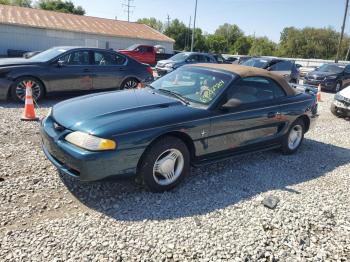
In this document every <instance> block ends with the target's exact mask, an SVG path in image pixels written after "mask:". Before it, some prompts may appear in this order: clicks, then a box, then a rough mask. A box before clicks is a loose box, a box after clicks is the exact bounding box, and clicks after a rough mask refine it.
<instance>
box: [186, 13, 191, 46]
mask: <svg viewBox="0 0 350 262" xmlns="http://www.w3.org/2000/svg"><path fill="white" fill-rule="evenodd" d="M191 20H192V16H190V22H189V23H188V34H186V39H185V50H187V44H188V45H190V41H191Z"/></svg>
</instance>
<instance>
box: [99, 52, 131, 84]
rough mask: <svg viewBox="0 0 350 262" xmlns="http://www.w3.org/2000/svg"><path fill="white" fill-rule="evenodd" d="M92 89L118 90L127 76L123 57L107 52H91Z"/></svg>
mask: <svg viewBox="0 0 350 262" xmlns="http://www.w3.org/2000/svg"><path fill="white" fill-rule="evenodd" d="M92 61H93V66H92V68H93V72H94V74H93V89H97V90H98V89H115V88H119V87H120V85H121V83H122V81H123V80H124V76H125V75H126V74H127V59H126V57H125V56H123V55H121V54H118V53H115V52H108V51H100V50H98V51H97V50H94V51H92Z"/></svg>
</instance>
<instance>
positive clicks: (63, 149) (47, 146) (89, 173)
mask: <svg viewBox="0 0 350 262" xmlns="http://www.w3.org/2000/svg"><path fill="white" fill-rule="evenodd" d="M70 132H71V131H69V130H64V131H62V130H59V131H57V130H56V128H55V126H54V120H53V119H52V117H47V118H45V119H44V120H43V122H42V126H41V138H42V149H43V152H44V154H45V155H46V157H47V158H48V159H49V160H50V161H51V162H52V164H53V165H54V166H56V167H57V168H58V169H59V170H60V171H61V172H62V173H64V174H66V175H69V176H73V177H75V178H78V179H79V180H82V181H96V180H101V179H103V178H106V177H110V176H123V175H135V174H136V171H137V163H138V160H139V158H140V156H141V155H142V152H143V151H142V150H141V149H132V150H118V149H117V150H115V151H104V152H91V151H87V150H84V149H81V148H79V147H76V146H74V145H72V144H70V143H68V142H67V141H65V140H64V137H65V136H66V135H67V134H68V133H70Z"/></svg>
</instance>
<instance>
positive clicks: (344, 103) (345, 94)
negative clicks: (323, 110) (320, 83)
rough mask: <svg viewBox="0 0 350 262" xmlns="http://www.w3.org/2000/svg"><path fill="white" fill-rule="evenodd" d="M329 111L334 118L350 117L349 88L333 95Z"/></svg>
mask: <svg viewBox="0 0 350 262" xmlns="http://www.w3.org/2000/svg"><path fill="white" fill-rule="evenodd" d="M331 111H332V113H333V114H334V115H336V116H345V117H347V116H348V117H350V86H348V87H347V88H344V89H343V90H341V91H340V92H338V93H337V94H336V95H335V97H334V101H333V103H332V105H331Z"/></svg>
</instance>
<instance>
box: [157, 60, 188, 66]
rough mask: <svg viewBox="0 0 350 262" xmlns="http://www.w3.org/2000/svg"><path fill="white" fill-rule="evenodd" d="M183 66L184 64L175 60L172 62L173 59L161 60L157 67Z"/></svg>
mask: <svg viewBox="0 0 350 262" xmlns="http://www.w3.org/2000/svg"><path fill="white" fill-rule="evenodd" d="M169 63H171V64H181V63H182V62H180V61H174V60H171V59H167V60H160V61H158V63H157V65H158V66H165V65H166V64H169Z"/></svg>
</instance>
